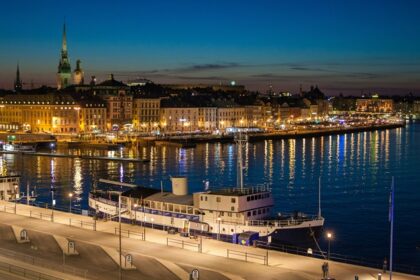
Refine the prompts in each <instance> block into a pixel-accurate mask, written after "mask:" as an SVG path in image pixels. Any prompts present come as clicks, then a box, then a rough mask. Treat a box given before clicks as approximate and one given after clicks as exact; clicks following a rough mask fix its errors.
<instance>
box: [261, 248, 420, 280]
mask: <svg viewBox="0 0 420 280" xmlns="http://www.w3.org/2000/svg"><path fill="white" fill-rule="evenodd" d="M256 246H257V247H259V248H264V249H270V250H275V251H281V252H285V253H289V254H295V255H301V256H307V257H313V258H318V259H324V257H325V256H327V255H328V252H327V251H319V250H316V249H311V250H308V248H301V247H296V246H290V245H282V244H268V243H267V242H264V241H256ZM330 260H332V261H336V262H341V263H348V264H353V265H360V266H367V267H373V268H378V269H382V268H383V262H381V261H372V260H370V259H366V258H362V257H355V256H348V255H342V254H336V253H330ZM393 268H394V271H397V272H402V273H408V274H416V275H420V269H419V268H415V267H413V266H409V265H401V264H394V265H393Z"/></svg>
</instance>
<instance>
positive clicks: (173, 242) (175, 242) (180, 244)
mask: <svg viewBox="0 0 420 280" xmlns="http://www.w3.org/2000/svg"><path fill="white" fill-rule="evenodd" d="M166 246H172V247H177V248H182V249H185V247H188V248H192V249H197V252H200V253H201V252H202V243H201V242H200V243H194V242H188V241H184V240H179V239H173V238H168V237H167V238H166Z"/></svg>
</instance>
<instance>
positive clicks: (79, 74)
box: [73, 59, 85, 85]
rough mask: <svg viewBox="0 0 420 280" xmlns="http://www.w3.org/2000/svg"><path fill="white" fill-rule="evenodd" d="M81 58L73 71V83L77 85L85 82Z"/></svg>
mask: <svg viewBox="0 0 420 280" xmlns="http://www.w3.org/2000/svg"><path fill="white" fill-rule="evenodd" d="M80 63H81V62H80V59H78V60H77V61H76V69H75V70H74V72H73V83H74V84H75V85H83V84H84V82H85V81H84V73H83V70H82V68H81V67H80Z"/></svg>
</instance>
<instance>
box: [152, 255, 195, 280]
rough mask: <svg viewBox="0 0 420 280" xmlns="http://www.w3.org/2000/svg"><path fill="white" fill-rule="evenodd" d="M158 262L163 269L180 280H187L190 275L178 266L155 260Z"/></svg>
mask: <svg viewBox="0 0 420 280" xmlns="http://www.w3.org/2000/svg"><path fill="white" fill-rule="evenodd" d="M155 259H156V260H157V261H158V262H160V263H161V264H162V265H163V266H164V267H166V268H167V269H168V270H169V271H170V272H172V273H173V274H175V275H176V276H177V277H178V278H179V279H181V280H189V279H190V274H189V273H188V272H186V271H185V270H183V269H182V268H181V267H179V266H178V265H176V264H174V263H173V262H170V261H166V260H162V259H159V258H155Z"/></svg>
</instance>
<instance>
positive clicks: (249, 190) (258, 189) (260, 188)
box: [215, 184, 271, 195]
mask: <svg viewBox="0 0 420 280" xmlns="http://www.w3.org/2000/svg"><path fill="white" fill-rule="evenodd" d="M215 192H216V193H217V192H224V193H240V194H244V195H248V194H256V193H262V192H271V188H270V187H269V186H268V184H260V185H256V186H254V187H244V188H242V189H241V188H236V187H233V188H220V189H217V190H215Z"/></svg>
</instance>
